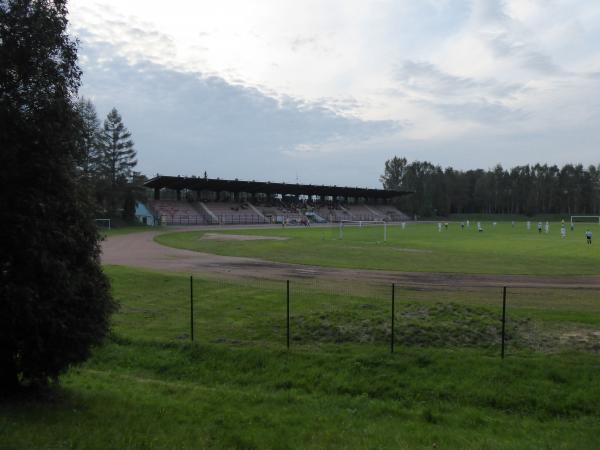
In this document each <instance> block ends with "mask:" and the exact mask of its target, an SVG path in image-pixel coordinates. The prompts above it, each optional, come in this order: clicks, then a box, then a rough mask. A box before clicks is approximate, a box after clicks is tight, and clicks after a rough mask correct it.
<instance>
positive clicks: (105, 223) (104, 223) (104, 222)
mask: <svg viewBox="0 0 600 450" xmlns="http://www.w3.org/2000/svg"><path fill="white" fill-rule="evenodd" d="M96 225H98V226H102V227H104V228H108V229H109V230H110V219H96Z"/></svg>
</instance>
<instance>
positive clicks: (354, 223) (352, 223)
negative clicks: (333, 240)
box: [339, 220, 387, 242]
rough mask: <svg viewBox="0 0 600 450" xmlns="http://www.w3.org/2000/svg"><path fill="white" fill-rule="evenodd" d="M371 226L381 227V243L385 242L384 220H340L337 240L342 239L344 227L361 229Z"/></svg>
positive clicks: (385, 228)
mask: <svg viewBox="0 0 600 450" xmlns="http://www.w3.org/2000/svg"><path fill="white" fill-rule="evenodd" d="M373 225H383V242H386V241H387V222H386V221H385V220H340V232H339V238H340V239H344V228H345V227H357V228H363V227H368V226H373Z"/></svg>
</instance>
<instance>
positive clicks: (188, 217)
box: [149, 200, 208, 225]
mask: <svg viewBox="0 0 600 450" xmlns="http://www.w3.org/2000/svg"><path fill="white" fill-rule="evenodd" d="M149 206H150V210H151V211H153V213H154V215H155V217H157V218H158V222H159V223H160V224H162V225H202V224H205V223H207V222H208V221H207V218H206V213H204V212H201V211H199V210H198V209H196V208H195V207H194V205H193V204H192V203H190V202H187V201H177V200H153V201H151V202H149Z"/></svg>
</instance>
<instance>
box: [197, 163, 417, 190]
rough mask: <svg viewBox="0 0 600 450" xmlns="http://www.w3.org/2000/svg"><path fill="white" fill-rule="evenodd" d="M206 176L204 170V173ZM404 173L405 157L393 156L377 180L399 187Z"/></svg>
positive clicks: (391, 187) (386, 184)
mask: <svg viewBox="0 0 600 450" xmlns="http://www.w3.org/2000/svg"><path fill="white" fill-rule="evenodd" d="M204 174H205V177H206V172H205V173H204ZM405 175H406V158H398V157H397V156H394V157H393V158H392V159H388V160H387V161H386V162H385V169H384V171H383V175H381V176H380V177H379V181H380V182H381V184H383V188H384V189H388V190H392V189H400V188H401V187H402V183H403V181H404V176H405Z"/></svg>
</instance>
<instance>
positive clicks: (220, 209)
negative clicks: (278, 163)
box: [149, 200, 410, 225]
mask: <svg viewBox="0 0 600 450" xmlns="http://www.w3.org/2000/svg"><path fill="white" fill-rule="evenodd" d="M149 207H150V210H151V211H152V212H153V214H154V216H155V217H156V218H157V220H158V221H159V222H160V223H161V224H164V225H188V224H189V225H205V224H206V225H212V224H222V225H233V224H263V223H281V222H282V221H283V220H286V221H287V223H290V224H295V223H304V222H305V221H306V220H307V217H308V218H309V219H310V220H311V221H312V222H339V221H343V220H387V221H394V222H400V221H405V220H410V219H409V217H408V216H407V215H406V214H404V213H402V212H401V211H399V210H398V209H397V208H396V207H395V206H391V205H366V204H350V205H342V204H340V203H327V204H317V203H313V202H297V203H295V202H291V201H288V202H283V201H281V200H274V201H270V202H269V203H263V204H256V205H251V204H249V203H247V202H205V203H200V202H190V201H187V200H179V201H177V200H154V201H150V202H149Z"/></svg>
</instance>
